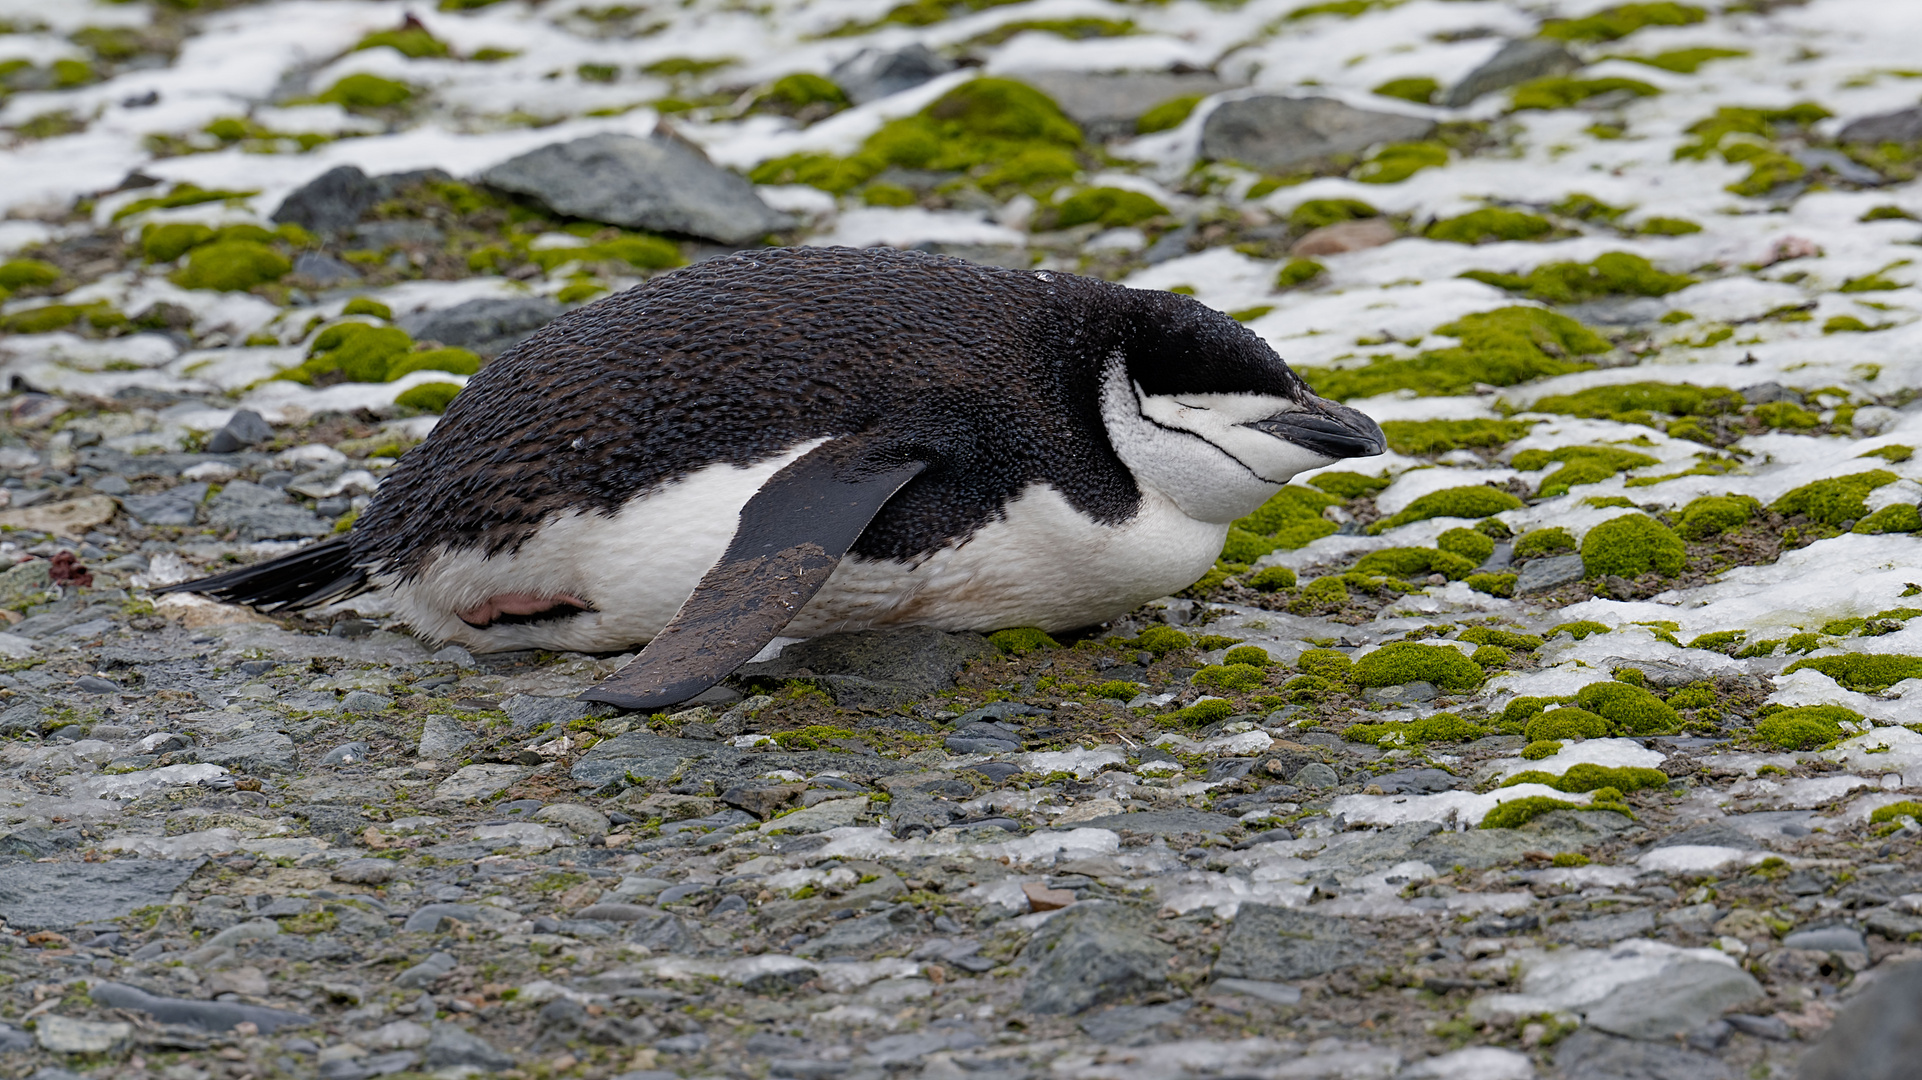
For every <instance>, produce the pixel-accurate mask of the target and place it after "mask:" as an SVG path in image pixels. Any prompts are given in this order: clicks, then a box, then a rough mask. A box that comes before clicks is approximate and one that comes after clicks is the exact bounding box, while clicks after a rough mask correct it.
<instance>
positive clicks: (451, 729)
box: [418, 713, 474, 761]
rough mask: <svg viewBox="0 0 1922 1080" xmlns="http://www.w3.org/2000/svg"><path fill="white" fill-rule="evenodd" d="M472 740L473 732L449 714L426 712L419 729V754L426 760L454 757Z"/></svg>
mask: <svg viewBox="0 0 1922 1080" xmlns="http://www.w3.org/2000/svg"><path fill="white" fill-rule="evenodd" d="M473 741H474V734H473V732H470V731H468V730H467V728H465V727H464V726H462V725H461V722H460V721H458V720H456V719H454V718H453V717H451V716H444V715H442V714H440V713H430V714H428V717H427V721H426V722H425V723H423V724H422V725H421V729H420V746H419V751H418V752H419V753H420V756H421V757H422V758H423V759H425V760H427V761H442V760H446V759H448V758H453V757H456V756H458V755H459V754H460V752H461V751H462V750H465V749H467V747H468V745H469V744H471V743H472V742H473Z"/></svg>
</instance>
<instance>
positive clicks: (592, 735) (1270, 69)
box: [0, 0, 1922, 1080]
mask: <svg viewBox="0 0 1922 1080" xmlns="http://www.w3.org/2000/svg"><path fill="white" fill-rule="evenodd" d="M1918 32H1922V15H1918V13H1917V12H1915V11H1912V10H1910V9H1909V7H1908V6H1905V5H1897V4H1889V3H1886V2H1882V0H1875V2H1856V0H1810V2H1808V3H1801V4H1798V3H1792V2H1790V3H1784V2H1779V0H1755V2H1745V3H1733V4H1725V5H1722V6H1720V7H1719V8H1715V9H1710V8H1703V7H1694V6H1690V5H1687V4H1672V3H1658V4H1630V5H1617V6H1607V5H1605V4H1602V3H1591V2H1587V0H1582V2H1574V0H1568V2H1561V3H1555V4H1546V5H1544V4H1533V5H1519V4H1511V3H1500V2H1495V0H1476V2H1466V3H1462V2H1446V3H1445V2H1441V0H1407V2H1401V3H1398V2H1395V0H1341V2H1338V3H1324V4H1310V5H1306V6H1304V5H1302V4H1300V3H1298V2H1295V0H1249V2H1247V3H1245V4H1234V3H1202V2H1200V0H1171V2H1169V3H1166V4H1128V3H1118V2H1107V0H1034V2H1031V3H1017V4H1000V3H995V2H993V0H969V2H967V3H964V4H956V5H945V4H937V3H922V2H916V3H907V4H901V5H899V6H892V7H891V6H889V5H887V4H885V3H861V4H853V3H836V4H822V3H812V4H810V3H807V2H793V3H785V2H784V3H773V4H767V5H759V6H755V7H752V8H750V7H747V6H744V5H738V4H733V3H727V2H707V0H695V2H692V3H687V4H681V5H673V6H666V5H662V6H653V7H638V6H635V7H627V6H621V7H596V6H593V5H591V4H587V3H576V2H568V0H550V2H547V3H541V4H532V5H530V4H524V3H519V2H507V3H488V2H486V0H443V3H442V4H441V5H440V7H439V8H438V9H436V8H433V7H430V6H428V5H425V4H412V5H404V4H393V3H346V2H341V3H326V4H313V3H302V2H297V0H274V2H271V3H257V4H246V3H211V2H209V3H197V4H196V3H154V4H109V3H95V2H93V0H86V2H80V0H75V2H71V3H63V4H58V5H46V4H38V5H35V4H27V3H24V2H22V3H0V87H3V88H4V89H0V135H3V136H4V139H5V140H6V145H5V146H4V148H0V206H3V207H4V210H5V214H6V217H5V219H4V220H0V334H3V335H4V336H0V365H3V366H4V370H5V373H6V375H7V376H8V378H9V380H10V383H9V387H8V390H9V396H8V397H7V401H6V406H7V410H6V414H5V417H4V428H3V429H0V472H4V480H3V483H0V568H3V569H4V572H0V619H4V620H5V622H6V624H7V625H6V626H5V627H0V656H3V657H4V660H0V670H3V671H4V673H3V674H0V919H3V920H4V927H3V930H4V933H0V1073H4V1075H6V1076H9V1077H26V1076H34V1077H36V1078H37V1080H69V1078H71V1077H73V1076H75V1075H85V1076H91V1077H98V1078H101V1080H109V1078H111V1080H147V1078H150V1077H156V1076H157V1077H161V1078H164V1080H210V1078H219V1077H224V1078H231V1080H265V1078H267V1077H277V1076H282V1075H285V1076H290V1077H312V1076H319V1077H324V1078H326V1080H365V1078H368V1077H375V1076H401V1075H412V1074H422V1073H425V1074H433V1075H435V1076H439V1077H456V1076H464V1075H470V1074H474V1073H487V1074H497V1075H502V1076H507V1077H513V1078H516V1080H530V1078H538V1080H549V1078H556V1080H558V1078H580V1080H609V1078H617V1077H618V1078H620V1080H665V1078H667V1077H670V1076H672V1077H682V1076H687V1077H699V1076H729V1077H755V1078H758V1077H776V1078H788V1077H794V1078H804V1077H841V1076H850V1077H874V1078H879V1077H894V1076H920V1077H926V1078H929V1080H937V1078H938V1080H949V1078H957V1080H958V1078H962V1077H969V1078H979V1080H1000V1078H1009V1080H1013V1078H1017V1077H1039V1076H1051V1077H1060V1078H1069V1080H1080V1078H1087V1080H1096V1078H1109V1077H1113V1078H1158V1077H1187V1076H1196V1077H1230V1076H1232V1077H1264V1078H1267V1077H1273V1078H1318V1077H1328V1078H1335V1077H1342V1078H1384V1080H1385V1078H1410V1080H1413V1078H1458V1080H1510V1078H1514V1080H1520V1078H1527V1077H1545V1078H1546V1077H1562V1078H1566V1080H1616V1078H1621V1080H1629V1078H1636V1080H1640V1078H1665V1080H1666V1078H1674V1080H1683V1078H1686V1080H1698V1078H1710V1080H1712V1078H1722V1077H1726V1078H1735V1077H1752V1078H1762V1077H1786V1076H1792V1075H1799V1076H1803V1077H1808V1078H1811V1080H1813V1078H1817V1077H1820V1078H1829V1077H1838V1078H1839V1077H1850V1078H1881V1077H1897V1076H1906V1075H1908V1074H1909V1072H1911V1071H1912V1066H1910V1065H1909V1063H1910V1062H1912V1061H1914V1060H1916V1059H1917V1058H1918V1056H1919V1055H1922V1016H1917V1015H1916V1012H1915V1006H1914V1004H1913V1003H1914V1001H1915V1000H1917V997H1918V994H1922V964H1917V963H1914V961H1915V960H1917V959H1922V852H1919V851H1918V847H1917V844H1918V840H1922V825H1918V823H1917V819H1918V817H1922V794H1918V789H1922V734H1918V733H1917V731H1916V729H1914V728H1912V727H1911V726H1910V725H1912V724H1914V723H1915V722H1916V721H1917V720H1918V716H1917V715H1916V712H1915V705H1914V703H1913V701H1914V700H1916V699H1917V693H1918V691H1919V690H1922V681H1918V680H1922V623H1915V622H1914V621H1913V620H1915V619H1916V617H1917V616H1922V601H1917V600H1916V599H1913V598H1915V597H1917V596H1918V595H1922V558H1918V556H1922V549H1918V545H1917V540H1916V534H1917V532H1918V531H1919V530H1922V514H1919V513H1918V510H1917V503H1918V499H1922V466H1919V465H1918V464H1917V462H1916V461H1915V459H1914V450H1915V444H1922V411H1918V409H1917V407H1916V405H1915V399H1916V391H1917V388H1918V387H1922V364H1919V363H1918V361H1917V357H1918V356H1922V352H1918V349H1917V343H1918V337H1917V334H1918V331H1917V329H1916V328H1917V326H1918V325H1919V324H1918V323H1917V322H1916V318H1915V313H1916V312H1917V311H1918V310H1922V295H1919V294H1918V292H1917V288H1916V286H1915V285H1913V284H1912V283H1911V279H1912V278H1913V277H1914V274H1913V271H1912V269H1910V268H1909V265H1908V264H1909V261H1910V259H1911V258H1912V256H1913V248H1914V246H1915V245H1916V244H1917V243H1918V242H1919V241H1922V232H1918V228H1917V225H1916V220H1917V218H1918V217H1922V194H1918V191H1917V188H1916V186H1915V183H1914V179H1913V178H1914V175H1915V168H1914V164H1915V162H1916V160H1917V157H1918V154H1922V109H1917V108H1916V107H1914V101H1915V99H1916V90H1915V86H1916V83H1915V82H1914V79H1915V77H1916V72H1914V71H1913V70H1911V68H1912V66H1913V57H1912V56H1911V55H1910V53H1911V52H1912V50H1913V42H1914V40H1915V36H1916V34H1917V33H1918ZM759 243H841V244H856V245H864V244H891V245H896V246H904V247H919V248H922V249H924V250H930V251H936V252H944V253H948V254H953V255H958V256H960V257H964V258H969V259H974V260H977V261H982V262H991V263H995V264H999V265H1005V266H1013V267H1020V268H1027V267H1037V268H1047V269H1054V270H1068V271H1075V272H1081V273H1090V274H1096V275H1100V276H1104V277H1108V278H1111V279H1114V280H1120V281H1124V282H1126V283H1128V284H1131V285H1134V286H1137V287H1141V288H1162V289H1176V290H1179V291H1184V292H1187V293H1190V294H1192V295H1195V296H1196V297H1197V298H1198V299H1200V300H1201V301H1203V302H1205V303H1208V304H1210V305H1212V306H1215V307H1217V308H1220V309H1221V310H1224V311H1227V312H1229V313H1231V314H1233V315H1234V316H1235V317H1236V318H1238V319H1240V320H1242V321H1243V322H1246V323H1247V324H1248V325H1249V326H1250V327H1251V328H1253V329H1254V330H1255V331H1256V332H1257V333H1259V334H1261V335H1263V336H1264V337H1265V338H1266V339H1267V340H1269V341H1270V342H1271V343H1272V344H1274V346H1275V347H1276V349H1277V350H1278V351H1279V352H1280V353H1281V354H1282V355H1283V356H1284V357H1286V358H1287V359H1288V360H1289V361H1290V362H1291V363H1293V364H1294V365H1295V366H1296V367H1297V369H1298V370H1301V371H1302V372H1303V373H1304V374H1306V375H1307V376H1308V377H1309V378H1310V379H1311V380H1312V381H1313V382H1314V384H1315V386H1316V387H1317V388H1318V389H1319V390H1320V391H1321V392H1322V393H1324V394H1327V395H1329V396H1332V397H1337V398H1341V399H1344V400H1347V401H1349V402H1351V403H1354V404H1356V405H1357V406H1358V407H1360V408H1363V409H1364V410H1365V411H1367V412H1369V413H1370V414H1371V415H1374V416H1377V417H1378V418H1380V419H1381V420H1382V421H1383V422H1384V427H1385V429H1386V430H1387V433H1388V436H1389V441H1390V444H1391V452H1390V453H1389V454H1387V455H1384V456H1383V457H1381V458H1379V459H1374V460H1370V461H1363V462H1352V463H1345V464H1344V465H1343V466H1342V467H1340V468H1337V469H1335V470H1330V471H1324V472H1321V473H1319V474H1316V475H1312V476H1304V477H1301V478H1299V480H1298V482H1297V483H1295V484H1293V485H1291V486H1290V487H1288V488H1287V489H1285V490H1284V492H1283V493H1282V494H1281V495H1280V496H1277V498H1276V499H1275V500H1274V501H1272V502H1271V503H1270V504H1269V505H1268V506H1266V507H1264V508H1262V510H1261V511H1259V512H1257V513H1256V514H1255V515H1252V516H1251V517H1249V518H1247V519H1244V520H1243V521H1240V522H1237V523H1236V528H1235V529H1234V530H1233V531H1231V533H1230V535H1229V539H1228V543H1227V546H1226V548H1225V549H1224V551H1223V553H1222V558H1221V561H1220V562H1219V563H1218V565H1217V568H1216V570H1215V571H1213V572H1211V573H1210V574H1209V575H1208V576H1207V577H1205V578H1204V579H1203V580H1202V581H1200V582H1197V583H1196V584H1195V585H1194V586H1193V587H1192V588H1190V589H1189V590H1187V591H1186V592H1184V593H1183V594H1182V595H1180V596H1178V597H1170V598H1167V599H1165V600H1162V601H1158V602H1156V603H1154V604H1151V605H1148V606H1147V607H1146V608H1144V609H1142V610H1140V611H1137V612H1134V613H1131V614H1129V615H1127V616H1126V617H1124V618H1120V619H1117V620H1116V621H1114V622H1113V623H1111V624H1108V625H1105V626H1100V627H1090V628H1086V629H1084V630H1081V631H1078V632H1075V633H1071V634H1056V635H1053V636H1052V637H1051V636H1049V635H1045V634H1041V633H1040V632H1038V631H1034V630H1024V629H1021V628H1010V629H1005V630H1001V631H1000V632H997V633H993V634H989V635H985V636H984V635H977V634H941V633H936V632H934V631H916V630H906V631H899V632H894V633H886V634H879V633H876V634H859V635H848V636H841V637H835V638H827V639H820V640H816V641H811V642H805V643H801V644H797V645H793V646H790V647H789V648H788V649H787V650H785V651H784V652H783V653H782V654H781V655H780V656H778V657H777V658H775V659H773V660H770V661H766V662H763V663H760V664H755V665H750V666H749V667H748V668H746V669H743V670H742V671H741V672H740V673H738V674H737V675H736V676H735V677H734V678H732V679H730V680H729V681H728V683H727V684H726V685H725V686H724V687H722V688H717V689H716V690H714V691H711V692H710V693H709V694H708V695H704V696H703V698H702V699H700V700H698V701H697V702H695V703H693V704H692V705H691V706H690V707H688V708H686V709H683V710H680V711H676V712H673V713H669V714H665V715H637V714H617V713H615V712H613V711H610V710H605V709H601V708H599V707H588V706H584V705H582V704H580V703H579V702H577V701H575V700H574V698H575V695H576V694H577V693H578V692H579V691H581V690H582V689H583V688H585V687H587V686H589V685H591V684H592V683H593V682H595V681H596V680H598V679H600V678H603V677H605V676H606V675H607V674H609V673H610V672H612V671H614V670H616V669H617V668H618V667H619V666H620V665H621V664H622V663H624V662H625V660H626V659H627V657H625V656H581V655H568V654H561V655H552V654H535V653H516V654H506V655H492V656H474V655H470V654H469V653H467V652H466V651H464V650H462V649H460V648H442V647H440V645H439V644H438V643H435V642H427V641H421V640H418V639H416V638H415V637H412V636H409V635H408V634H407V633H406V632H405V628H404V627H401V626H399V625H396V624H393V623H392V622H391V621H390V620H389V619H388V618H387V614H386V607H385V605H384V603H383V601H382V599H381V598H380V597H379V596H378V595H368V596H362V597H358V598H355V599H353V600H351V601H348V602H347V603H345V604H342V605H338V606H336V607H333V608H329V609H326V610H322V611H316V612H310V613H307V614H306V615H302V616H292V617H268V616H263V615H259V614H257V613H254V612H251V611H248V610H245V609H240V608H233V607H227V606H223V605H219V604H216V603H213V602H210V601H206V600H202V599H199V598H197V597H193V596H182V595H165V596H160V597H155V595H154V594H153V591H152V590H153V589H155V588H157V587H159V586H161V585H164V584H169V583H173V582H178V581H181V580H185V579H187V578H189V577H192V576H196V575H199V574H201V573H204V572H209V571H212V570H216V569H219V568H221V567H223V566H228V565H232V564H235V563H242V562H248V561H252V560H254V559H257V558H261V557H265V556H270V555H273V554H277V553H280V552H284V551H287V550H291V549H292V548H294V547H295V546H297V545H299V544H300V543H304V542H307V541H310V540H312V539H314V538H317V537H322V536H327V535H330V534H332V533H334V532H336V531H338V530H340V529H344V528H347V527H350V526H351V524H352V521H353V519H354V517H355V515H356V514H357V513H358V512H359V510H360V509H361V508H362V507H364V506H365V505H366V502H367V499H368V498H369V497H370V496H371V495H372V494H373V492H374V491H375V489H376V487H377V485H378V484H379V481H380V477H381V476H382V475H383V473H384V472H385V471H386V470H387V469H388V468H390V467H391V466H392V465H393V463H394V461H395V460H396V459H397V458H398V457H399V456H400V455H401V454H403V453H405V452H406V451H407V449H408V448H409V447H411V446H412V445H414V444H415V443H417V442H418V441H419V440H420V439H421V438H423V437H425V435H426V434H427V433H428V432H429V431H431V430H432V428H433V425H434V423H435V420H436V416H437V414H438V413H439V412H440V411H441V410H442V409H444V408H445V406H446V404H447V402H448V400H450V399H451V398H452V397H453V396H454V395H455V394H457V393H458V392H459V390H460V387H461V386H462V385H463V384H464V383H465V381H466V379H467V378H468V377H469V376H471V375H472V374H474V373H475V372H476V371H478V370H479V369H480V368H481V367H482V366H483V365H484V364H485V363H486V362H487V361H488V360H489V359H491V358H492V357H495V356H497V355H499V354H500V353H501V352H502V351H504V350H506V349H508V348H511V347H512V346H513V345H514V344H515V343H517V342H518V341H520V340H522V339H524V338H525V337H526V336H527V335H529V334H530V333H532V332H534V331H535V330H536V329H538V328H539V327H540V326H542V325H543V324H545V323H546V322H547V321H549V320H551V319H553V318H554V317H556V316H557V315H558V314H559V313H560V312H562V311H564V310H568V309H570V308H573V307H576V306H579V305H582V304H585V303H591V302H592V301H593V300H594V299H595V298H596V297H598V296H601V295H604V294H606V293H607V292H609V291H610V290H618V289H621V288H625V287H627V286H628V285H631V284H632V283H634V282H635V281H637V280H640V279H643V278H645V277H647V276H649V275H652V274H655V273H659V272H663V271H666V270H669V269H671V268H673V267H675V266H678V265H682V264H684V263H687V262H691V261H698V260H700V259H703V258H708V257H711V256H713V255H715V254H718V253H722V252H726V251H730V250H734V249H735V248H737V247H739V246H752V245H755V244H759ZM1911 627H1915V628H1914V629H1911Z"/></svg>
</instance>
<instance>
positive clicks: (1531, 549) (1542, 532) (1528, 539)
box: [1514, 525, 1575, 559]
mask: <svg viewBox="0 0 1922 1080" xmlns="http://www.w3.org/2000/svg"><path fill="white" fill-rule="evenodd" d="M1574 550H1575V535H1574V534H1573V533H1571V532H1569V531H1568V530H1567V529H1564V528H1562V527H1561V526H1559V525H1555V526H1552V527H1550V528H1546V529H1531V530H1530V531H1528V532H1525V533H1523V534H1522V535H1521V536H1520V537H1518V538H1516V540H1515V548H1514V556H1515V558H1517V559H1538V558H1541V557H1542V556H1544V555H1560V554H1564V553H1566V552H1571V551H1574Z"/></svg>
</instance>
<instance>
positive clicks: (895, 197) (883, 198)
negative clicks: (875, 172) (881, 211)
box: [861, 183, 920, 206]
mask: <svg viewBox="0 0 1922 1080" xmlns="http://www.w3.org/2000/svg"><path fill="white" fill-rule="evenodd" d="M861 201H862V202H864V203H866V204H867V205H869V206H913V205H914V204H915V203H917V202H919V201H920V199H919V198H918V197H917V196H916V195H915V194H914V192H912V191H909V190H908V189H907V188H904V187H902V186H901V185H899V184H880V183H875V184H869V185H868V186H867V187H865V188H862V189H861Z"/></svg>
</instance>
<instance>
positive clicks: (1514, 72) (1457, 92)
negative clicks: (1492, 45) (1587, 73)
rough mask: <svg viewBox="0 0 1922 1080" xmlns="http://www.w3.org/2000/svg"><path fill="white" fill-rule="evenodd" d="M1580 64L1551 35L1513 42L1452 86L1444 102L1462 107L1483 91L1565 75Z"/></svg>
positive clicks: (1492, 90) (1493, 90) (1580, 63)
mask: <svg viewBox="0 0 1922 1080" xmlns="http://www.w3.org/2000/svg"><path fill="white" fill-rule="evenodd" d="M1581 66H1582V62H1581V61H1580V60H1577V59H1576V58H1575V57H1574V55H1573V54H1572V53H1570V52H1569V51H1568V50H1567V49H1565V48H1563V47H1562V43H1561V42H1559V41H1556V40H1554V39H1552V38H1522V39H1520V40H1518V41H1511V42H1508V43H1507V44H1505V45H1503V46H1502V47H1501V49H1500V51H1498V52H1496V53H1495V55H1494V56H1491V57H1489V58H1488V60H1487V61H1485V62H1484V63H1483V64H1482V65H1481V66H1480V67H1478V68H1476V69H1475V70H1473V71H1471V72H1469V73H1468V74H1467V75H1465V76H1463V77H1462V81H1461V82H1458V83H1456V84H1455V85H1453V86H1451V87H1449V88H1448V94H1447V96H1445V97H1443V98H1442V104H1444V105H1446V106H1448V107H1449V108H1451V109H1459V108H1461V107H1462V106H1464V105H1468V104H1472V103H1473V102H1474V101H1475V99H1476V98H1479V97H1481V96H1482V95H1483V94H1491V93H1494V92H1495V91H1497V90H1500V89H1503V88H1504V87H1509V86H1514V85H1516V84H1517V83H1525V82H1527V81H1528V80H1530V79H1539V78H1541V77H1542V76H1544V75H1565V74H1567V73H1568V72H1571V71H1574V70H1575V69H1576V68H1578V67H1581Z"/></svg>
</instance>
